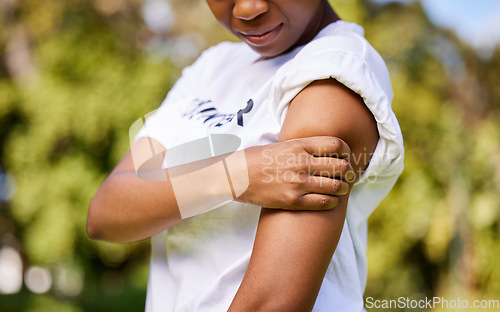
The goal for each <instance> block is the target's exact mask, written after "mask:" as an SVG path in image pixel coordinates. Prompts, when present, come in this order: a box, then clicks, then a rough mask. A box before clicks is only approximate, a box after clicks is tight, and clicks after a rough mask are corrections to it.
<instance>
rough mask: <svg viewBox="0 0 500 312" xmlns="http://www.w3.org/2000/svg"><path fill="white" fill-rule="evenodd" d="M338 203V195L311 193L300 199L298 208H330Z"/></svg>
mask: <svg viewBox="0 0 500 312" xmlns="http://www.w3.org/2000/svg"><path fill="white" fill-rule="evenodd" d="M338 204H339V198H338V196H332V195H324V194H315V193H309V194H305V195H303V196H301V197H300V198H299V199H298V201H297V210H330V209H333V208H335V207H336V206H337V205H338ZM304 208H306V209H304Z"/></svg>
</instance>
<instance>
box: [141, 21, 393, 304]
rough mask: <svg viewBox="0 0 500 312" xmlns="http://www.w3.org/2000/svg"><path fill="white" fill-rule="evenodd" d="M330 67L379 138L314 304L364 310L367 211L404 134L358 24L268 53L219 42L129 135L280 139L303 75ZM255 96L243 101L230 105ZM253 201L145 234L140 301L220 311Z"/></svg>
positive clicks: (235, 274)
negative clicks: (148, 247) (147, 248)
mask: <svg viewBox="0 0 500 312" xmlns="http://www.w3.org/2000/svg"><path fill="white" fill-rule="evenodd" d="M329 77H333V78H335V79H337V80H338V81H339V82H341V83H343V84H344V85H346V86H347V87H348V88H350V89H352V90H353V91H355V92H356V93H358V94H359V95H360V96H361V97H362V98H363V99H364V101H365V103H366V105H367V107H368V108H369V109H370V111H371V112H372V114H373V115H374V116H375V119H376V121H377V127H378V131H379V136H380V139H379V141H378V144H377V147H376V150H375V152H374V155H373V156H372V159H371V161H370V164H369V166H368V168H367V170H366V171H365V173H364V174H363V175H362V177H361V178H360V179H359V181H357V182H356V184H355V185H354V186H353V189H352V192H351V195H350V199H349V204H348V207H347V217H346V221H345V224H344V228H343V231H342V235H341V237H340V241H339V243H338V246H337V249H336V251H335V254H334V256H333V258H332V260H331V263H330V265H329V267H328V270H327V272H326V275H325V278H324V280H323V283H322V286H321V289H320V292H319V294H318V297H317V300H316V304H315V306H314V310H313V311H337V312H342V311H346V312H353V311H363V310H364V308H363V292H364V288H365V284H366V274H367V272H366V271H367V263H366V244H367V218H368V216H369V215H370V214H371V213H372V212H373V210H374V209H375V208H376V207H377V205H378V204H379V203H380V201H381V200H382V199H383V198H384V197H385V196H386V195H387V194H388V193H389V191H390V190H391V188H392V187H393V185H394V183H395V182H396V180H397V178H398V176H399V175H400V173H401V172H402V170H403V139H402V135H401V130H400V128H399V125H398V122H397V120H396V117H395V116H394V113H393V112H392V109H391V102H392V98H393V93H392V88H391V84H390V78H389V74H388V71H387V68H386V65H385V63H384V61H383V60H382V58H381V57H380V55H379V54H378V53H377V52H376V51H375V50H374V49H373V48H372V47H371V46H370V44H369V43H368V42H367V41H366V40H365V39H364V37H363V29H362V28H361V27H360V26H358V25H356V24H352V23H348V22H344V21H338V22H335V23H333V24H330V25H328V26H327V27H325V28H324V29H323V30H322V31H321V32H320V33H319V34H318V35H317V36H316V38H315V39H314V40H313V41H311V42H310V43H308V44H307V45H305V46H302V47H299V48H297V49H295V50H294V51H292V52H290V53H287V54H285V55H281V56H278V57H275V58H272V59H267V60H261V59H260V55H258V54H257V53H256V52H254V51H253V50H251V49H250V48H249V47H248V46H247V45H246V44H244V43H229V42H224V43H221V44H219V45H217V46H214V47H211V48H209V49H208V50H206V51H205V52H204V53H203V54H202V55H201V56H200V57H199V58H198V59H197V60H196V62H195V63H194V64H193V65H191V66H189V67H187V68H186V69H185V70H184V71H183V73H182V77H181V78H180V79H179V80H178V81H177V83H176V84H175V86H174V87H173V88H172V90H171V91H170V92H169V94H168V95H167V97H166V99H165V101H164V103H163V104H162V105H161V107H160V108H159V109H158V110H157V111H156V113H155V114H154V115H152V116H151V117H149V118H148V119H147V121H146V123H145V126H144V127H143V128H142V129H141V131H140V133H139V134H138V135H137V137H136V139H137V138H139V137H145V136H149V137H152V138H154V139H155V140H157V141H158V142H160V143H161V144H162V145H163V146H164V147H166V148H167V153H168V149H169V148H172V147H174V146H177V145H180V144H183V143H186V142H190V141H192V140H195V139H199V138H205V137H206V136H207V134H208V133H230V134H233V135H237V136H239V137H240V138H241V146H240V149H244V148H247V147H251V146H255V145H263V144H269V143H274V142H277V141H278V137H279V133H280V129H281V126H282V123H283V121H284V117H285V115H286V112H287V107H288V104H289V103H290V101H291V100H292V99H293V98H294V97H295V95H296V94H297V93H298V92H299V91H300V90H302V89H303V88H304V87H306V86H307V85H308V84H309V83H310V82H312V81H314V80H319V79H326V78H329ZM249 100H252V101H253V107H252V109H251V110H250V111H248V112H247V113H245V114H241V116H238V115H237V112H238V111H239V110H241V109H244V108H245V107H247V102H248V101H249ZM259 214H260V207H257V206H254V205H250V204H242V203H239V202H234V201H231V202H229V203H227V204H225V205H223V206H221V207H219V208H217V209H214V210H211V211H209V212H207V213H204V214H201V215H198V216H195V217H193V218H191V219H188V220H186V221H185V222H183V223H180V224H178V225H176V226H174V227H172V228H170V229H168V230H167V231H165V232H163V233H161V234H158V235H156V236H154V237H153V238H152V255H151V263H150V274H149V281H148V293H147V300H146V311H154V312H160V311H179V312H187V311H213V312H221V311H226V310H227V308H228V307H229V305H230V304H231V301H232V299H233V298H234V295H235V294H236V291H237V290H238V287H239V285H240V284H241V281H242V279H243V276H244V274H245V271H246V268H247V265H248V261H249V259H250V256H251V252H252V247H253V243H254V238H255V232H256V228H257V224H258V220H259Z"/></svg>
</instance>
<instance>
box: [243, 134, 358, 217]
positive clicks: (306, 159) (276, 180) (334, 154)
mask: <svg viewBox="0 0 500 312" xmlns="http://www.w3.org/2000/svg"><path fill="white" fill-rule="evenodd" d="M350 153H351V151H350V149H349V146H348V145H347V144H346V143H345V142H344V141H342V140H341V139H339V138H335V137H328V136H319V137H310V138H300V139H294V140H289V141H285V142H280V143H275V144H270V145H264V146H256V147H251V148H248V149H246V150H245V157H246V162H247V166H248V177H249V185H248V188H247V189H246V191H245V192H243V194H241V195H240V196H239V197H237V198H236V200H238V201H241V202H249V203H252V204H256V205H259V206H263V207H267V208H277V209H286V210H328V209H332V208H333V207H335V206H336V205H337V204H338V202H339V196H340V195H345V194H347V192H348V191H349V184H348V183H347V182H351V183H352V182H353V179H354V176H355V175H354V172H353V169H352V167H351V165H350V164H349V161H348V158H349V155H350Z"/></svg>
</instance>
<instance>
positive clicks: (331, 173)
mask: <svg viewBox="0 0 500 312" xmlns="http://www.w3.org/2000/svg"><path fill="white" fill-rule="evenodd" d="M307 171H308V173H309V174H310V175H312V176H321V177H326V178H339V179H342V180H344V181H347V182H349V183H352V182H354V179H355V174H354V169H353V168H352V166H351V164H350V163H349V162H348V161H347V160H345V159H339V158H333V157H314V158H311V159H310V160H309V161H308V163H307Z"/></svg>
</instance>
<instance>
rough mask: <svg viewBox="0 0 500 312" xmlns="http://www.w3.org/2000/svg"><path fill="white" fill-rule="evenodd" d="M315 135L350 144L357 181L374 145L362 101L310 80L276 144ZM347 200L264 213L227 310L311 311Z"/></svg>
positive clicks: (336, 84) (333, 85)
mask: <svg viewBox="0 0 500 312" xmlns="http://www.w3.org/2000/svg"><path fill="white" fill-rule="evenodd" d="M319 135H328V136H335V137H338V138H340V139H342V140H344V141H345V142H346V143H347V144H348V145H349V146H350V148H351V165H352V166H353V169H354V170H355V171H356V174H357V177H359V175H360V173H361V172H362V171H363V170H364V169H365V168H366V166H367V165H368V163H369V160H370V156H371V154H372V153H373V151H374V149H375V146H376V144H377V141H378V132H377V127H376V122H375V120H374V118H373V116H372V114H371V113H370V111H369V110H368V108H367V107H366V106H365V104H364V103H363V100H362V99H361V97H360V96H359V95H357V94H356V93H354V92H352V91H351V90H349V89H347V88H346V87H345V86H343V85H342V84H340V83H339V82H337V81H336V80H334V79H328V80H320V81H315V82H313V83H311V84H310V85H309V86H307V87H306V88H305V89H304V90H302V91H301V92H300V93H299V94H298V95H297V96H296V97H295V98H294V99H293V100H292V102H291V104H290V107H289V109H288V112H287V116H286V118H285V122H284V124H283V127H282V131H281V135H280V141H284V140H289V139H295V138H301V137H309V136H319ZM353 160H354V162H353ZM358 160H359V161H358ZM347 200H348V195H345V196H342V197H341V198H340V201H339V205H338V206H337V207H335V208H334V209H332V210H329V211H321V212H312V211H285V210H281V211H280V210H271V209H263V210H262V214H261V218H260V220H259V226H258V229H257V234H256V238H255V244H254V249H253V252H252V257H251V259H250V263H249V266H248V269H247V272H246V274H245V277H244V280H243V282H242V285H241V287H240V289H239V290H238V293H237V295H236V297H235V300H234V301H233V305H232V306H231V308H234V309H235V310H236V311H259V310H263V311H264V310H274V309H276V310H288V309H292V310H295V311H307V310H311V309H312V307H313V305H314V303H315V301H316V297H317V294H318V291H319V288H320V286H321V283H322V280H323V277H324V275H325V273H326V269H327V268H328V265H329V263H330V260H331V258H332V256H333V253H334V251H335V249H336V246H337V243H338V240H339V239H340V234H341V233H342V227H343V224H344V220H345V215H346V208H347ZM266 298H268V300H264V299H266ZM255 300H257V302H255Z"/></svg>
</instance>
